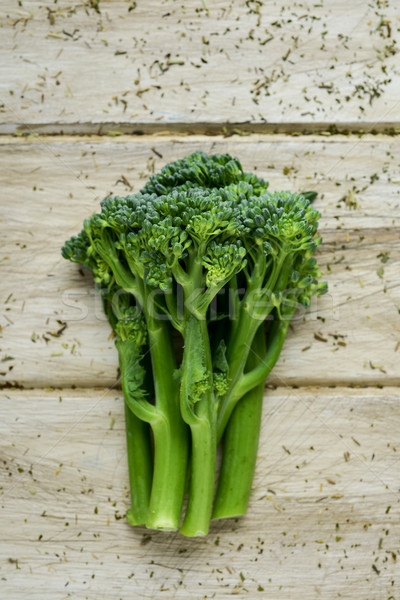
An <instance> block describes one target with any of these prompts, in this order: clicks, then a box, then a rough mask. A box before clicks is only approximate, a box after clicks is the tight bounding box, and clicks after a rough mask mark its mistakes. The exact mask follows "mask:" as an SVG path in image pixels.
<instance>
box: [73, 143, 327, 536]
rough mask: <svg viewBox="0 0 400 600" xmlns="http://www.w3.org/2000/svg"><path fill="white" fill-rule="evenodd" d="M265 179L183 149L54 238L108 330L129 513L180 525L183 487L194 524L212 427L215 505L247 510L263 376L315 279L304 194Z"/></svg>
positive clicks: (209, 464) (218, 509) (194, 529)
mask: <svg viewBox="0 0 400 600" xmlns="http://www.w3.org/2000/svg"><path fill="white" fill-rule="evenodd" d="M267 188H268V183H267V182H265V181H264V180H263V179H261V178H259V177H257V176H256V175H254V174H252V173H246V172H245V171H244V170H243V168H242V166H241V164H240V162H239V160H238V159H237V158H232V157H231V156H230V155H228V154H215V155H211V156H208V155H207V154H205V153H203V152H195V153H194V154H192V155H191V156H188V157H186V158H183V159H180V160H177V161H175V162H173V163H170V164H168V165H166V166H165V167H164V168H163V169H162V170H161V172H160V173H157V174H155V175H153V176H151V177H150V180H149V181H148V182H147V183H146V185H145V186H144V188H143V189H142V190H141V191H140V192H138V193H136V194H130V195H128V196H125V197H120V196H115V197H108V198H106V199H105V200H103V202H102V203H101V210H100V212H99V213H97V214H94V215H93V216H92V217H91V218H90V219H87V220H86V221H85V222H84V226H83V230H82V231H81V233H80V234H78V235H77V236H74V237H72V238H71V239H70V240H69V241H67V242H66V243H65V245H64V247H63V249H62V254H63V256H64V258H66V259H67V260H70V261H72V262H76V263H79V264H82V265H84V266H85V267H87V268H89V269H90V270H91V271H92V272H93V275H94V279H95V281H96V283H97V284H98V287H99V289H100V290H101V293H102V297H103V304H104V310H105V312H106V314H107V317H108V319H109V322H110V324H111V326H112V328H113V330H114V332H115V336H116V346H117V349H118V354H119V362H120V368H121V384H122V389H123V392H124V398H125V414H126V428H127V447H128V463H129V474H130V489H131V508H130V509H129V511H128V514H127V518H128V521H129V522H130V523H131V524H143V523H144V524H146V526H147V527H149V528H155V529H165V530H176V529H178V528H179V526H180V521H181V516H182V506H183V499H184V494H185V488H187V487H188V502H187V508H186V512H185V515H184V519H183V524H182V525H181V529H180V531H181V533H183V534H184V535H187V536H196V535H205V534H206V533H207V532H208V529H209V524H210V519H211V517H212V510H213V502H214V486H215V480H216V456H217V446H218V443H219V441H220V440H221V439H222V438H223V437H224V434H225V442H224V448H225V449H226V452H223V459H222V471H221V479H220V485H219V487H218V491H217V496H216V498H215V503H214V506H215V508H214V516H215V517H218V518H220V517H223V516H231V515H232V514H239V513H240V514H242V513H243V512H245V510H246V507H247V500H248V496H249V493H250V487H251V481H252V474H253V470H254V465H255V456H256V450H257V439H258V433H257V432H258V431H259V427H260V418H261V403H262V394H263V386H264V382H265V378H266V376H267V375H268V373H269V371H270V370H271V368H272V367H273V365H274V364H275V362H276V360H277V358H278V356H279V353H280V350H281V348H282V345H283V341H284V339H285V336H286V332H287V329H288V326H289V323H290V320H291V318H292V316H293V314H294V312H295V310H296V308H297V307H298V306H299V305H300V304H302V305H303V306H305V307H307V306H308V305H309V304H310V302H311V299H312V297H313V296H315V295H320V294H322V293H324V292H325V291H326V286H325V284H322V283H321V282H320V281H319V280H320V277H321V273H320V271H319V270H318V266H317V263H316V261H315V259H314V258H313V255H314V253H315V251H316V249H317V247H318V245H319V244H320V242H321V239H320V238H319V237H318V235H317V229H318V220H319V217H320V215H319V213H318V211H316V210H315V209H314V208H313V206H312V204H311V200H312V199H313V196H314V194H313V193H306V194H295V193H290V192H273V193H269V192H268V191H267ZM267 319H272V324H271V326H270V328H269V331H268V336H267V338H266V337H265V330H264V323H265V321H266V320H267ZM176 332H178V333H176ZM173 334H174V337H175V345H174V344H173V342H172V338H173ZM255 357H256V358H255ZM252 429H254V435H253V433H252ZM241 440H242V442H241ZM241 444H242V445H241ZM229 465H231V466H232V469H230V468H229ZM187 483H188V486H187V485H186V484H187ZM233 489H236V490H237V493H236V494H235V493H234V492H233V491H232V490H233ZM227 490H230V491H229V493H228V492H227ZM230 499H231V501H230Z"/></svg>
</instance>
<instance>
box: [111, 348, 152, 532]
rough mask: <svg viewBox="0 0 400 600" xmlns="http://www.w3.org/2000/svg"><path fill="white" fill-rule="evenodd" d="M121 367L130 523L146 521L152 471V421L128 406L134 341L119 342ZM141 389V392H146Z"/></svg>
mask: <svg viewBox="0 0 400 600" xmlns="http://www.w3.org/2000/svg"><path fill="white" fill-rule="evenodd" d="M116 345H117V349H118V354H119V362H120V368H121V384H122V390H123V393H124V397H125V428H126V446H127V454H128V469H129V487H130V497H131V507H130V509H129V510H128V512H127V515H126V516H127V519H128V521H129V523H130V524H131V525H144V523H145V521H146V517H147V511H148V507H149V500H150V490H151V477H152V471H153V464H152V456H151V444H150V431H149V425H148V424H147V423H145V422H144V421H142V420H141V419H139V418H138V417H137V416H136V415H134V414H133V412H132V411H131V410H130V408H129V406H128V402H130V403H132V402H133V401H134V398H133V396H134V389H135V388H134V387H131V385H130V375H131V368H132V362H133V364H135V362H136V361H137V354H138V352H137V348H136V344H135V343H134V342H129V341H125V342H121V341H119V342H117V344H116ZM143 391H144V390H141V392H139V393H143Z"/></svg>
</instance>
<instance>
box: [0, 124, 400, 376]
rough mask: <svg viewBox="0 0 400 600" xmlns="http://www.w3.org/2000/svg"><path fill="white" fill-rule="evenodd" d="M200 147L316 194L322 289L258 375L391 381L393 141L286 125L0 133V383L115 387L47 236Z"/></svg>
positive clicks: (112, 368)
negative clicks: (164, 131) (61, 134)
mask: <svg viewBox="0 0 400 600" xmlns="http://www.w3.org/2000/svg"><path fill="white" fill-rule="evenodd" d="M200 148H201V149H204V150H206V151H208V152H230V153H232V154H234V155H237V156H239V157H240V159H241V160H242V162H243V164H244V166H245V168H246V169H249V170H250V169H257V172H258V173H259V174H260V175H263V176H265V177H266V178H267V179H268V180H269V181H270V182H271V184H270V185H271V189H274V188H281V189H282V188H283V189H287V188H291V189H293V190H302V189H303V190H304V189H306V188H307V189H316V190H318V192H319V194H320V196H319V198H318V200H317V201H316V204H317V207H318V208H319V209H320V210H321V211H322V213H323V217H322V220H321V231H322V234H323V237H324V243H323V245H322V246H321V248H320V250H319V261H320V263H321V266H322V270H323V272H324V277H325V278H326V280H327V281H328V284H329V294H328V295H327V296H324V297H323V298H320V299H318V301H317V302H316V303H315V304H314V305H313V307H312V309H311V310H310V311H308V312H307V313H306V314H305V315H303V314H302V313H301V312H300V313H299V314H298V318H296V319H295V321H294V327H293V331H292V333H290V334H289V339H288V341H287V344H286V346H285V347H284V350H283V353H282V356H281V359H280V361H279V363H278V365H277V366H276V368H275V370H274V372H273V373H272V374H271V379H270V381H271V383H274V384H277V385H281V384H291V385H302V384H310V385H317V384H319V385H328V384H329V385H331V384H332V385H340V384H356V385H369V384H375V383H380V384H386V385H389V384H398V383H399V381H400V366H399V365H400V362H399V357H400V349H399V341H400V325H399V308H400V288H399V264H400V263H399V258H400V240H399V224H400V198H399V186H398V184H397V182H398V180H399V178H400V176H399V165H398V155H399V154H398V152H399V142H398V141H397V139H396V138H387V137H385V138H376V137H363V138H361V139H357V140H354V139H353V138H351V139H346V138H344V137H329V138H321V137H310V138H299V137H295V138H287V137H285V136H269V137H268V136H250V137H246V138H244V137H237V136H235V137H232V138H228V139H224V138H220V137H217V138H210V137H200V136H199V137H191V138H189V139H186V138H176V139H171V138H164V137H161V138H160V137H141V138H140V139H135V140H131V139H129V138H118V139H116V140H109V141H104V140H102V139H98V138H97V139H96V138H94V139H93V138H88V139H85V138H51V139H42V140H36V139H35V138H33V139H30V140H20V139H15V138H14V139H3V142H2V143H1V144H0V154H1V165H2V166H1V171H0V187H1V189H2V190H4V189H6V192H3V193H2V208H3V210H2V217H1V218H2V223H1V236H2V240H1V252H2V256H1V269H2V285H1V304H2V311H1V322H0V324H1V326H2V331H1V332H0V333H1V338H0V339H1V343H0V348H1V354H0V360H1V362H0V373H1V374H0V377H1V382H3V383H4V382H9V383H16V384H18V385H23V386H25V387H35V386H39V387H42V386H71V385H77V386H89V387H90V386H94V385H104V386H113V385H115V384H116V377H117V356H116V351H115V348H114V344H113V340H112V339H111V337H110V329H109V326H108V324H107V323H106V321H105V317H104V315H103V311H102V306H101V302H100V300H99V298H98V297H97V296H96V294H95V291H94V286H93V282H92V279H91V276H90V275H89V274H82V272H80V271H79V268H78V266H77V265H72V264H70V263H67V262H66V261H64V260H63V259H62V258H61V255H60V247H61V245H62V244H63V242H64V241H65V239H67V238H69V237H70V236H71V235H72V234H75V233H77V232H78V231H79V230H80V228H81V225H82V222H83V219H84V218H85V217H87V216H89V215H90V214H91V213H92V212H94V211H96V210H97V209H98V205H99V200H100V199H101V198H102V197H103V196H105V195H107V194H108V193H114V194H116V193H120V194H121V193H127V192H128V191H130V187H132V189H134V190H138V189H140V187H141V185H142V184H143V181H144V179H143V178H144V177H148V175H149V174H150V172H151V171H153V169H159V168H161V166H162V165H163V164H164V163H165V162H166V161H168V160H173V159H176V158H178V157H182V156H184V155H186V154H188V153H190V152H193V151H195V150H197V149H200ZM159 154H160V155H161V156H162V158H161V157H159V156H158V155H159ZM385 261H386V262H385ZM64 324H66V328H65V327H64ZM314 334H317V335H318V334H319V335H320V336H322V337H323V338H324V339H326V340H327V342H325V343H324V342H323V341H321V340H320V339H316V338H315V337H314Z"/></svg>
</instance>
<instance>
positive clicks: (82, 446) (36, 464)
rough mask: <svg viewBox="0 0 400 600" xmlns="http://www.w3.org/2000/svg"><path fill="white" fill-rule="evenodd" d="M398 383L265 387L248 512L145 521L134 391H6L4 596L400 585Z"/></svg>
mask: <svg viewBox="0 0 400 600" xmlns="http://www.w3.org/2000/svg"><path fill="white" fill-rule="evenodd" d="M399 400H400V398H399V392H398V389H393V388H386V390H375V389H369V390H350V389H340V388H337V389H335V390H332V389H323V388H320V389H313V388H307V389H302V390H293V389H288V388H279V389H277V390H275V391H268V392H267V395H266V398H265V404H264V415H263V427H262V434H261V444H260V450H259V457H258V463H257V468H256V477H255V481H254V488H253V494H252V498H251V502H250V507H249V511H248V515H247V516H246V517H245V518H242V519H240V520H227V521H219V522H215V523H214V524H213V525H212V528H211V533H210V535H209V536H208V537H207V538H205V539H194V540H193V539H192V540H190V539H185V538H183V537H182V536H181V535H179V534H168V533H158V532H152V531H150V530H146V529H144V528H138V529H132V528H131V527H130V526H129V525H128V524H127V523H126V522H125V519H124V518H123V516H124V514H125V511H126V508H127V504H126V502H127V500H128V489H127V485H128V481H127V467H126V452H125V437H124V421H123V410H122V398H121V396H120V394H118V393H116V392H113V391H105V390H103V389H97V390H76V391H68V392H67V391H64V392H62V393H61V395H60V393H58V392H46V391H43V390H42V391H38V390H36V391H32V392H31V391H26V392H20V391H15V392H12V391H7V392H6V393H3V394H2V398H1V402H0V453H1V459H2V469H1V472H0V589H1V595H2V597H3V598H27V597H29V598H30V599H32V600H47V599H49V600H64V599H66V598H82V599H84V598H88V599H93V600H94V599H96V600H98V599H103V598H104V599H106V598H107V599H109V598H115V599H121V600H128V599H130V598H133V597H134V598H156V597H157V598H158V597H159V595H160V596H161V595H162V597H165V598H185V599H187V598H192V599H193V600H203V599H204V598H218V599H220V600H224V599H228V598H231V597H232V595H237V596H239V597H242V596H243V597H246V598H267V599H271V600H272V599H276V598H285V599H287V600H291V599H293V600H294V599H296V600H297V599H298V598H299V597H303V598H310V599H311V598H315V599H317V598H345V599H348V600H354V599H355V598H357V599H358V598H360V599H361V598H362V599H363V600H365V599H367V598H371V599H372V598H382V599H383V598H385V599H386V598H390V597H391V598H397V594H398V562H397V564H396V561H398V560H399V559H400V556H399V554H400V553H399V540H398V533H399V527H400V513H399V494H398V491H399V487H400V474H399V473H400V472H399V456H398V455H399V445H398V441H399V434H398V432H399V429H400V416H399V415H400V413H399V411H398V402H399Z"/></svg>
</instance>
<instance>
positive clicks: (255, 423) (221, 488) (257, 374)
mask: <svg viewBox="0 0 400 600" xmlns="http://www.w3.org/2000/svg"><path fill="white" fill-rule="evenodd" d="M294 311H295V307H293V306H289V307H286V308H283V309H282V313H283V314H282V317H284V319H275V320H274V322H273V324H272V326H271V328H270V331H269V332H268V347H267V349H266V344H265V333H264V326H263V325H261V326H260V327H259V329H258V331H257V333H256V335H255V337H254V341H253V344H252V347H251V352H250V353H249V357H248V359H247V363H246V367H247V372H246V373H245V374H244V376H243V378H242V381H241V385H240V388H239V392H238V393H239V394H240V393H242V394H244V396H243V398H242V399H241V400H240V401H239V402H238V403H237V404H236V406H235V408H234V410H233V413H232V415H231V417H230V419H229V422H228V424H227V426H226V429H225V433H224V442H223V456H222V464H221V473H220V477H219V482H218V489H217V493H216V497H215V503H214V510H213V518H214V519H222V518H225V517H235V516H236V517H238V516H241V515H244V514H246V511H247V506H248V501H249V497H250V492H251V486H252V482H253V477H254V470H255V465H256V458H257V451H258V440H259V433H260V426H261V414H262V403H263V396H264V386H265V379H266V378H267V376H268V375H269V373H270V372H271V370H272V369H273V367H274V366H275V363H276V362H277V360H278V358H279V355H280V352H281V350H282V346H283V343H284V341H285V338H286V334H287V331H288V328H289V325H290V322H291V318H292V316H293V313H294ZM260 359H261V360H260Z"/></svg>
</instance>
